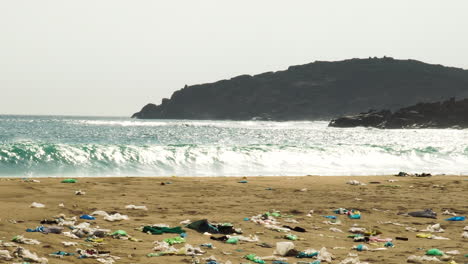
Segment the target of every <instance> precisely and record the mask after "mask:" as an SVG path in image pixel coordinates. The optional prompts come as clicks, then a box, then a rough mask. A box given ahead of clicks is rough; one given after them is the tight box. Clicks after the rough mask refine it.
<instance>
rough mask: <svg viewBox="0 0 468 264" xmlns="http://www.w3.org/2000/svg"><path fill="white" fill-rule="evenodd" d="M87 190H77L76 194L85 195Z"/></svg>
mask: <svg viewBox="0 0 468 264" xmlns="http://www.w3.org/2000/svg"><path fill="white" fill-rule="evenodd" d="M85 194H86V192H83V191H82V190H78V191H75V195H85Z"/></svg>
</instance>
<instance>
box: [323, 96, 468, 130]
mask: <svg viewBox="0 0 468 264" xmlns="http://www.w3.org/2000/svg"><path fill="white" fill-rule="evenodd" d="M329 126H332V127H357V126H363V127H377V128H468V99H464V100H460V101H455V99H454V98H451V99H449V100H447V101H444V102H436V103H418V104H416V105H414V106H410V107H406V108H402V109H400V110H398V111H396V112H394V113H392V112H390V111H389V110H384V111H371V112H368V113H361V114H358V115H355V116H345V117H340V118H337V119H334V120H332V121H331V122H330V124H329Z"/></svg>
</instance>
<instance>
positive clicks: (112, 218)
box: [91, 211, 129, 222]
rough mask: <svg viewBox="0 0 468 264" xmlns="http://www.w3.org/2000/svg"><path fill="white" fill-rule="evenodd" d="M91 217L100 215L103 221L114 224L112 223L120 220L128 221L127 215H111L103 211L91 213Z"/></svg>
mask: <svg viewBox="0 0 468 264" xmlns="http://www.w3.org/2000/svg"><path fill="white" fill-rule="evenodd" d="M91 215H100V216H104V220H106V221H109V222H114V221H121V220H128V219H129V218H128V215H122V214H119V213H115V214H113V215H111V214H108V213H107V212H105V211H94V212H92V213H91Z"/></svg>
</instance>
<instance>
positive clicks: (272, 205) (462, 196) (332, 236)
mask: <svg viewBox="0 0 468 264" xmlns="http://www.w3.org/2000/svg"><path fill="white" fill-rule="evenodd" d="M351 179H354V180H358V181H361V182H364V183H367V185H365V186H351V185H348V184H346V182H347V181H349V180H351ZM389 179H395V180H398V181H397V182H387V180H389ZM38 180H40V183H34V182H23V181H22V180H21V179H5V178H2V179H0V212H1V213H0V240H3V241H4V242H5V241H8V242H9V241H11V238H12V237H13V236H15V235H24V236H25V237H27V238H33V239H37V240H39V241H40V242H41V244H40V245H23V247H25V248H27V249H30V250H31V251H33V252H37V253H38V255H39V256H42V257H47V258H48V259H49V263H98V262H97V261H96V260H94V259H77V257H76V256H69V257H64V258H62V259H56V258H53V257H50V256H48V254H50V253H52V252H55V251H58V250H62V251H67V252H75V249H76V248H77V247H64V246H63V245H62V244H61V242H62V241H73V242H79V243H84V244H80V245H79V246H78V248H82V249H86V248H88V247H93V246H95V248H97V249H99V250H108V251H111V254H112V255H115V256H119V257H121V259H120V260H118V261H117V262H116V263H190V261H191V259H192V258H191V257H188V256H161V257H152V258H149V257H147V256H146V255H147V254H148V253H152V252H154V251H153V250H152V248H153V247H154V246H153V242H154V241H156V240H159V241H161V240H162V239H164V238H168V237H174V236H176V235H174V234H163V235H150V234H145V233H143V232H141V231H138V230H136V229H137V228H139V227H141V226H143V225H152V224H158V223H164V224H168V225H169V226H171V227H173V226H179V222H181V221H183V220H186V219H190V220H192V221H195V220H200V219H205V218H206V219H208V220H209V221H211V222H221V223H225V222H230V223H232V224H234V227H236V228H242V230H243V235H245V236H248V235H250V234H253V235H255V234H256V235H258V237H259V238H260V240H261V242H266V243H270V244H272V245H275V243H276V242H280V241H288V240H286V239H284V238H281V236H284V235H285V234H286V233H281V232H276V231H272V230H269V229H266V228H265V227H263V226H262V225H257V224H255V223H253V222H251V221H244V218H245V217H252V216H254V215H258V214H261V213H264V212H267V211H269V210H278V211H280V212H281V213H282V214H284V215H291V216H292V218H293V219H295V220H297V221H298V222H299V223H297V224H294V223H287V222H285V221H284V220H285V218H279V219H278V220H279V221H280V222H281V223H282V224H286V225H290V226H300V227H303V228H305V229H306V230H307V232H306V233H297V232H291V233H292V234H295V235H297V236H298V237H299V238H301V239H303V240H298V241H294V244H295V245H296V249H298V250H304V249H307V248H314V249H317V250H319V249H320V248H322V247H326V248H327V249H328V251H329V252H331V253H332V254H333V255H335V256H336V259H335V260H334V261H333V262H332V263H339V262H340V261H341V260H343V259H345V258H346V257H347V255H348V253H350V252H352V253H356V254H358V255H359V258H360V260H361V261H367V262H369V263H406V259H407V257H408V256H409V255H419V256H422V255H424V253H425V250H427V249H430V248H438V249H440V250H443V251H449V250H459V251H460V252H461V255H458V256H455V257H454V260H455V261H456V262H457V263H465V262H467V258H465V257H464V255H465V254H468V243H467V242H468V239H463V238H461V234H462V232H463V228H464V227H465V226H467V225H468V221H463V222H449V221H445V220H444V219H445V218H448V217H450V216H445V215H441V213H442V212H443V211H444V210H446V209H448V210H449V211H451V212H456V213H457V214H459V215H465V216H467V215H468V177H466V176H433V177H428V178H415V177H394V176H379V177H374V176H369V177H318V176H306V177H248V178H247V180H248V183H244V184H242V183H238V182H239V181H240V180H242V179H241V178H234V177H213V178H200V177H197V178H194V177H171V178H141V177H129V178H78V183H70V184H66V183H60V181H61V180H62V179H59V178H38ZM373 181H378V182H380V184H369V182H373ZM161 182H171V184H166V185H161ZM394 185H398V186H399V187H398V186H394ZM303 188H306V189H307V190H305V191H300V190H301V189H303ZM76 190H82V191H84V192H86V194H85V195H75V191H76ZM32 202H39V203H43V204H45V206H46V207H45V208H30V205H31V203H32ZM60 203H64V205H65V207H59V206H58V205H59V204H60ZM129 204H135V205H145V206H147V207H148V209H149V210H148V211H139V210H129V209H125V206H126V205H129ZM340 207H342V208H348V209H358V210H360V211H361V213H362V218H361V219H359V220H353V219H348V218H347V217H345V216H342V215H340V216H338V218H339V219H340V220H341V222H342V224H341V225H327V224H325V223H323V222H324V221H326V220H327V219H326V218H324V217H323V215H334V213H333V212H332V210H333V209H336V208H340ZM425 208H432V209H433V210H434V211H436V212H437V213H438V218H437V219H428V218H415V217H408V216H404V215H399V214H398V213H399V212H402V213H404V212H410V211H417V210H422V209H425ZM95 210H104V211H106V212H119V213H121V214H125V215H128V216H129V218H130V219H129V220H123V221H119V222H108V221H105V220H103V218H102V217H101V216H97V220H95V221H88V222H92V223H93V225H94V226H95V225H97V226H99V227H101V228H106V229H111V230H112V231H115V230H118V229H121V230H125V231H127V233H128V234H129V235H131V236H132V237H134V238H137V239H141V240H142V242H133V241H126V240H118V239H113V238H110V237H109V238H105V239H104V243H103V244H102V245H92V243H88V242H84V239H81V240H74V239H70V238H67V237H65V236H63V235H58V234H48V235H45V234H41V233H27V232H25V229H26V228H35V227H36V226H39V225H40V223H39V222H40V220H42V219H46V218H47V219H51V218H52V217H53V216H55V215H58V214H65V215H66V216H67V217H71V216H77V217H79V216H80V215H82V214H90V213H92V212H93V211H95ZM310 210H314V213H313V214H312V217H307V216H306V215H307V213H308V212H309V211H310ZM13 220H15V221H16V222H17V223H14V221H13ZM85 221H86V220H80V221H79V222H85ZM385 221H392V222H395V223H400V224H403V225H407V226H409V227H413V228H417V229H424V228H425V227H426V226H428V225H431V224H436V223H440V224H442V227H443V228H444V229H445V232H443V233H435V234H436V235H439V236H443V237H447V238H449V239H450V240H432V239H425V238H416V234H417V233H415V232H410V231H406V230H405V226H397V225H392V224H383V223H382V222H385ZM354 224H357V225H358V226H359V227H365V228H367V229H379V230H380V231H382V233H383V234H382V235H381V237H382V238H393V239H395V237H397V236H399V237H407V238H409V240H408V241H400V240H394V241H393V243H394V244H395V247H394V248H389V249H388V250H385V251H374V252H370V251H363V252H357V251H354V250H351V247H352V246H354V245H357V244H359V243H358V242H354V241H353V240H352V239H351V238H347V236H348V235H350V233H349V232H348V229H349V228H350V227H351V226H353V225H354ZM331 227H335V228H339V229H341V230H343V231H344V233H336V232H332V231H330V230H329V229H330V228H331ZM186 230H187V234H188V237H187V238H186V239H187V243H188V244H191V245H193V246H199V245H200V244H202V243H212V244H213V245H214V246H215V247H216V248H215V249H206V248H205V249H204V250H205V251H206V253H205V254H204V255H203V256H199V257H198V258H199V259H203V258H206V257H209V256H215V257H216V258H217V260H218V261H219V262H222V263H224V262H225V261H227V260H230V261H231V262H232V263H252V262H249V261H248V260H245V259H243V258H242V257H243V256H244V255H246V254H249V253H255V254H257V255H258V256H271V255H272V254H273V251H274V248H263V247H260V246H258V245H256V244H257V243H240V244H237V245H230V244H225V243H223V242H218V241H214V240H210V238H209V237H208V236H205V235H202V234H199V233H197V232H196V231H194V230H190V229H186ZM216 236H220V235H216ZM364 244H365V243H364ZM366 245H367V246H369V247H370V248H376V247H378V246H377V245H369V244H366ZM175 246H176V247H177V248H178V247H181V246H180V245H175ZM333 247H344V249H333ZM2 249H7V250H10V252H11V251H12V250H13V248H2V247H0V250H2ZM223 252H224V253H223ZM225 253H230V254H228V255H226V254H225ZM301 260H302V261H310V262H312V261H313V259H301ZM297 261H298V259H296V258H294V257H289V258H288V263H295V262H297ZM0 262H1V263H13V262H20V259H15V260H12V261H7V262H5V261H4V262H2V261H1V260H0ZM201 263H206V261H202V262H201ZM267 263H272V261H267Z"/></svg>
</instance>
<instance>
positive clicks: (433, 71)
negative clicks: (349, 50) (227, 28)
mask: <svg viewBox="0 0 468 264" xmlns="http://www.w3.org/2000/svg"><path fill="white" fill-rule="evenodd" d="M450 97H458V98H464V97H468V71H467V70H463V69H458V68H451V67H444V66H441V65H431V64H426V63H423V62H419V61H415V60H395V59H392V58H387V57H386V58H380V59H379V58H369V59H351V60H344V61H336V62H325V61H317V62H314V63H310V64H305V65H299V66H291V67H289V68H288V69H287V70H285V71H278V72H266V73H262V74H258V75H254V76H251V75H242V76H237V77H234V78H232V79H229V80H221V81H218V82H214V83H208V84H199V85H191V86H185V87H184V88H183V89H181V90H178V91H176V92H174V93H173V95H172V96H171V98H170V99H163V100H162V103H161V104H160V105H155V104H148V105H146V106H145V107H143V109H141V111H140V112H137V113H135V114H134V115H133V117H135V118H144V119H232V120H250V119H266V120H316V119H322V120H323V119H328V120H330V119H331V118H333V117H336V116H341V115H346V114H354V113H359V112H360V111H362V110H363V109H390V110H395V109H399V108H401V107H404V106H408V105H412V104H415V103H417V102H434V101H441V100H445V99H448V98H450Z"/></svg>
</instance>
